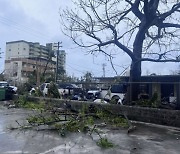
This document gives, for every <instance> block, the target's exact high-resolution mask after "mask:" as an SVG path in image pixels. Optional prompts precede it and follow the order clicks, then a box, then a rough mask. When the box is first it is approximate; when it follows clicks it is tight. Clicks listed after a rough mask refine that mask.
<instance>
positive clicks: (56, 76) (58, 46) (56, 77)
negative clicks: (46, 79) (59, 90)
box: [53, 42, 62, 83]
mask: <svg viewBox="0 0 180 154" xmlns="http://www.w3.org/2000/svg"><path fill="white" fill-rule="evenodd" d="M54 44H56V45H54V46H53V47H57V59H56V72H55V82H56V83H57V81H58V67H59V65H58V63H59V48H60V47H62V46H60V44H62V42H58V43H54Z"/></svg>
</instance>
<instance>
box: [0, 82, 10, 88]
mask: <svg viewBox="0 0 180 154" xmlns="http://www.w3.org/2000/svg"><path fill="white" fill-rule="evenodd" d="M7 86H9V84H8V82H6V81H0V88H5V87H7Z"/></svg>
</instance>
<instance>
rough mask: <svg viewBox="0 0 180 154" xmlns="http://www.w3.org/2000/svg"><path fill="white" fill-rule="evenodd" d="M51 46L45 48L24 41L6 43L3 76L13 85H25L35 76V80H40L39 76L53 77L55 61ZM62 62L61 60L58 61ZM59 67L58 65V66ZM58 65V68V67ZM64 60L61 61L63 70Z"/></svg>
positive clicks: (50, 44)
mask: <svg viewBox="0 0 180 154" xmlns="http://www.w3.org/2000/svg"><path fill="white" fill-rule="evenodd" d="M52 49H53V44H52V43H48V44H46V46H43V45H40V44H39V43H33V42H27V41H24V40H20V41H13V42H7V43H6V57H5V76H6V78H7V79H8V80H12V81H14V82H15V83H25V82H27V81H28V80H29V78H31V77H34V75H36V80H37V81H38V80H40V75H44V74H46V75H47V74H50V75H51V76H52V75H53V76H54V75H55V74H54V73H55V70H56V66H57V65H56V60H57V58H55V57H52V55H54V51H53V50H52ZM59 62H62V60H59ZM59 65H60V64H59ZM59 65H58V66H59ZM64 66H65V59H63V68H64Z"/></svg>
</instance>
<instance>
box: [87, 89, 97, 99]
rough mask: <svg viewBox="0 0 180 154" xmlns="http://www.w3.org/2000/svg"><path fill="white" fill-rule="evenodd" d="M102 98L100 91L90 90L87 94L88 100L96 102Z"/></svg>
mask: <svg viewBox="0 0 180 154" xmlns="http://www.w3.org/2000/svg"><path fill="white" fill-rule="evenodd" d="M99 97H100V91H99V90H89V91H88V92H87V95H86V98H87V99H89V100H95V99H97V98H99Z"/></svg>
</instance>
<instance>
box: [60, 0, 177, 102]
mask: <svg viewBox="0 0 180 154" xmlns="http://www.w3.org/2000/svg"><path fill="white" fill-rule="evenodd" d="M73 4H74V5H73V7H72V8H66V9H64V10H60V17H61V24H62V25H63V32H64V33H65V34H66V35H67V36H69V37H70V38H71V39H72V40H73V41H74V42H75V43H76V44H77V45H79V46H80V47H85V48H88V49H89V50H88V51H89V52H91V53H95V52H102V53H104V54H105V55H107V56H109V58H110V60H112V59H113V56H114V53H113V52H112V50H108V49H109V47H110V46H112V47H113V48H116V49H118V50H119V51H120V52H125V53H126V54H127V55H128V56H129V57H130V58H131V72H130V81H131V82H134V83H137V82H139V81H140V76H141V63H142V62H143V61H151V62H180V58H179V55H180V46H179V42H180V1H179V0H169V1H168V0H74V1H73ZM87 37H88V39H87ZM116 51H117V50H116ZM111 62H112V61H111ZM136 86H137V85H136V84H132V86H131V88H130V91H131V94H132V97H131V98H132V99H131V100H136V99H137V94H138V90H137V87H136Z"/></svg>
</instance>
